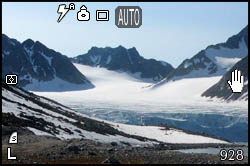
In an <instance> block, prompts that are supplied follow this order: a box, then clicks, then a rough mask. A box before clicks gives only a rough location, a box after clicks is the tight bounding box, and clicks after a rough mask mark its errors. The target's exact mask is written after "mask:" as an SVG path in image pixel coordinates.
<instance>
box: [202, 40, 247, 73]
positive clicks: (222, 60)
mask: <svg viewBox="0 0 250 166" xmlns="http://www.w3.org/2000/svg"><path fill="white" fill-rule="evenodd" d="M205 55H206V56H207V57H208V58H209V59H210V60H212V61H213V62H214V63H215V64H216V65H217V66H218V67H219V68H223V67H225V65H226V66H227V65H228V64H230V66H231V65H234V64H235V63H236V62H237V59H242V58H244V57H245V56H247V55H248V47H247V45H246V43H245V41H244V38H242V40H241V41H240V43H239V48H234V49H231V48H227V47H222V46H220V48H219V49H215V48H208V49H206V51H205ZM226 58H229V59H231V60H228V61H227V60H226ZM235 58H236V59H235ZM234 59H235V60H234ZM233 62H234V64H233ZM230 66H229V67H230Z"/></svg>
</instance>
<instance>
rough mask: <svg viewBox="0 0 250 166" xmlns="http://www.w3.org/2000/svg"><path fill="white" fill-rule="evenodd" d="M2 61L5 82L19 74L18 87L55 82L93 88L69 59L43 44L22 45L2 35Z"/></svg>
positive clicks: (26, 42) (27, 43) (27, 42)
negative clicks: (86, 85) (7, 76)
mask: <svg viewBox="0 0 250 166" xmlns="http://www.w3.org/2000/svg"><path fill="white" fill-rule="evenodd" d="M2 60H3V61H2V70H3V72H2V78H5V75H6V74H17V75H18V76H19V77H18V80H19V81H18V85H19V86H21V87H25V86H26V85H29V84H34V83H35V82H36V83H37V82H38V83H39V84H40V83H44V82H48V81H53V80H55V79H58V80H60V81H62V82H64V81H65V82H67V83H70V84H77V85H79V84H88V87H93V85H91V83H90V82H89V81H88V80H87V78H86V77H85V76H84V75H83V74H82V73H80V72H79V71H78V70H77V69H76V68H75V66H74V65H73V64H72V63H71V62H70V60H69V59H68V58H67V57H66V56H64V55H62V54H60V53H59V52H56V51H54V50H52V49H49V48H47V47H46V46H45V45H43V44H42V43H40V42H39V41H36V42H34V41H33V40H31V39H28V40H26V41H24V42H23V43H20V42H18V41H17V40H15V39H10V38H9V37H8V36H6V35H4V34H2ZM58 80H57V81H58ZM32 90H36V89H32Z"/></svg>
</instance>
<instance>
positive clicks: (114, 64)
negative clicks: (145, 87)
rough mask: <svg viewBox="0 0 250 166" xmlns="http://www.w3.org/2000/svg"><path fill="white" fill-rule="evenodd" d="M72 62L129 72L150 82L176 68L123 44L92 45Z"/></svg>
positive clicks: (163, 76)
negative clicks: (114, 45)
mask: <svg viewBox="0 0 250 166" xmlns="http://www.w3.org/2000/svg"><path fill="white" fill-rule="evenodd" d="M72 62H74V63H79V64H83V65H89V66H95V67H97V66H98V67H103V68H107V69H108V70H114V71H121V72H127V73H130V74H131V76H134V77H136V78H139V79H140V78H141V79H147V80H148V81H149V82H155V81H159V80H161V79H162V78H165V77H166V76H167V75H168V73H170V72H171V71H172V70H173V69H174V68H173V67H172V66H171V65H170V64H169V63H167V62H164V61H157V60H155V59H145V58H143V57H142V56H140V55H139V53H138V51H137V50H136V48H135V47H133V48H130V49H126V48H124V47H122V46H119V47H116V48H110V47H106V48H97V47H92V48H91V49H90V50H89V51H88V53H86V54H83V55H79V56H77V57H75V58H72Z"/></svg>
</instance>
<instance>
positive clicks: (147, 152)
mask: <svg viewBox="0 0 250 166" xmlns="http://www.w3.org/2000/svg"><path fill="white" fill-rule="evenodd" d="M6 130H9V129H6ZM6 130H5V131H6ZM19 133H21V134H19V136H18V144H8V139H9V135H5V136H3V137H2V163H3V164H106V163H107V164H119V163H120V164H132V163H135V164H193V163H195V164H236V163H239V164H247V163H248V157H245V158H244V160H243V161H241V162H239V161H220V157H219V156H217V155H210V154H198V153H197V154H195V153H193V154H186V153H181V152H177V151H174V149H181V148H188V147H189V148H190V147H193V148H195V147H201V145H199V144H198V145H187V144H186V145H184V144H182V145H181V144H179V145H174V144H172V145H170V144H169V145H157V146H155V147H132V146H130V145H129V144H127V145H126V144H124V145H118V144H117V143H116V142H111V143H109V144H107V143H106V144H104V143H99V142H95V141H91V140H87V139H83V138H82V139H68V140H60V139H58V138H55V137H51V136H37V135H34V134H33V133H32V132H29V131H28V130H25V129H24V130H23V131H22V132H19ZM2 134H3V133H2ZM203 146H204V147H205V146H206V145H204V144H203ZM207 146H211V145H207ZM213 146H220V145H215V144H214V145H213ZM7 147H11V156H16V157H17V160H7ZM171 149H172V150H171Z"/></svg>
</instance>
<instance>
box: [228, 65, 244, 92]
mask: <svg viewBox="0 0 250 166" xmlns="http://www.w3.org/2000/svg"><path fill="white" fill-rule="evenodd" d="M227 82H228V84H229V85H230V87H231V89H232V91H233V93H235V92H239V93H240V92H241V91H242V89H243V83H244V77H243V75H242V76H241V71H240V70H237V69H235V71H233V72H232V82H231V81H229V80H228V81H227Z"/></svg>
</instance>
